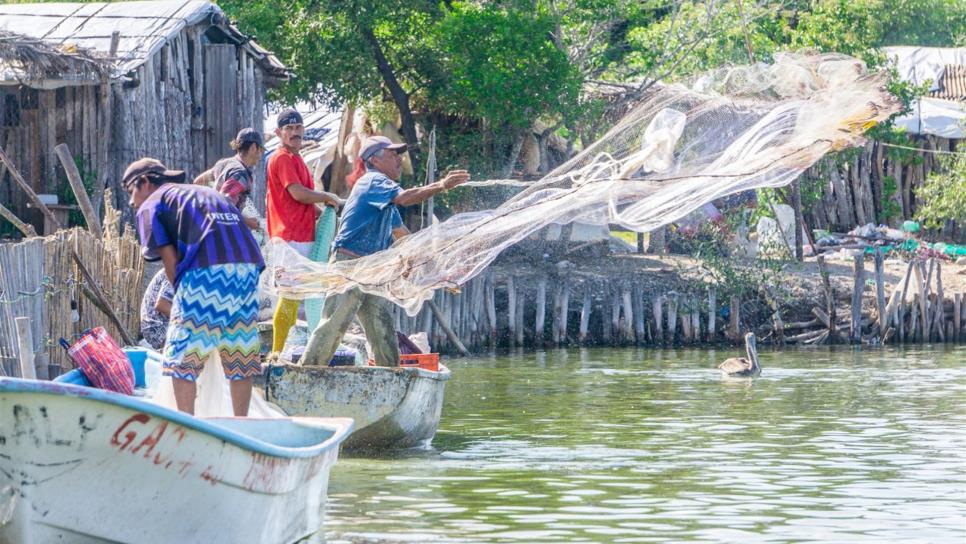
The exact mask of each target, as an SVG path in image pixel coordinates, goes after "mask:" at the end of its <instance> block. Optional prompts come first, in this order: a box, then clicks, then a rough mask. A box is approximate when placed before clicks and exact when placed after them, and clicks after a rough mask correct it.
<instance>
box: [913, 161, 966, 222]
mask: <svg viewBox="0 0 966 544" xmlns="http://www.w3.org/2000/svg"><path fill="white" fill-rule="evenodd" d="M944 163H945V164H944V166H945V168H946V170H945V171H943V172H934V173H932V174H930V175H929V177H928V178H927V179H926V182H925V184H924V185H923V186H922V188H921V189H919V191H917V194H916V197H917V199H918V200H919V201H920V202H921V204H920V205H919V218H920V220H921V221H922V222H923V223H924V224H925V225H926V226H927V227H929V228H935V229H938V228H942V226H943V224H944V223H945V222H946V221H947V220H952V221H956V222H958V223H960V224H963V223H966V154H962V153H960V154H958V155H953V156H952V157H948V158H946V159H945V160H944Z"/></svg>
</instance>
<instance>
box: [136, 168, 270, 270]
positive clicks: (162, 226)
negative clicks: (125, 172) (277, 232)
mask: <svg viewBox="0 0 966 544" xmlns="http://www.w3.org/2000/svg"><path fill="white" fill-rule="evenodd" d="M137 225H138V235H139V236H140V238H141V246H142V254H143V255H144V258H145V259H146V260H149V261H156V260H158V259H160V258H161V255H160V253H158V248H160V247H163V246H166V245H173V246H175V249H177V250H178V266H177V268H175V282H174V286H175V287H176V288H177V286H178V283H180V282H181V278H182V276H184V273H185V272H187V271H188V270H193V269H197V268H206V267H209V266H214V265H217V264H231V263H250V264H255V265H258V267H259V268H264V266H265V262H264V261H263V260H262V253H261V250H260V249H259V248H258V243H257V242H255V238H254V237H252V233H251V230H250V229H249V228H248V227H247V226H246V225H245V223H243V222H242V217H241V213H239V212H238V208H236V207H235V206H234V205H232V203H231V202H228V200H227V199H226V198H225V197H224V196H223V195H221V194H219V193H218V192H217V191H215V190H214V189H211V188H209V187H203V186H201V185H185V184H181V183H165V184H164V185H162V186H160V187H158V189H157V190H156V191H154V193H152V194H151V196H149V197H148V198H147V200H145V201H144V202H143V203H142V204H141V207H140V208H138V211H137Z"/></svg>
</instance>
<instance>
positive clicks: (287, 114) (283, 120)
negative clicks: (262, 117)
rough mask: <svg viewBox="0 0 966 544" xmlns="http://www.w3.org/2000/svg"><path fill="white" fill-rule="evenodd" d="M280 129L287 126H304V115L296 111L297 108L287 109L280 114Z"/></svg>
mask: <svg viewBox="0 0 966 544" xmlns="http://www.w3.org/2000/svg"><path fill="white" fill-rule="evenodd" d="M277 122H278V128H282V127H284V126H285V125H301V124H302V114H301V113H299V112H297V111H295V108H285V109H284V110H282V111H280V112H278V121H277Z"/></svg>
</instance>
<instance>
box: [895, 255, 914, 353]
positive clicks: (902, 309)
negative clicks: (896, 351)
mask: <svg viewBox="0 0 966 544" xmlns="http://www.w3.org/2000/svg"><path fill="white" fill-rule="evenodd" d="M914 268H916V261H915V259H913V260H911V261H909V266H907V267H906V277H905V278H903V280H902V294H900V295H899V342H903V343H904V342H905V341H906V292H907V290H908V288H909V279H910V278H912V275H913V269H914Z"/></svg>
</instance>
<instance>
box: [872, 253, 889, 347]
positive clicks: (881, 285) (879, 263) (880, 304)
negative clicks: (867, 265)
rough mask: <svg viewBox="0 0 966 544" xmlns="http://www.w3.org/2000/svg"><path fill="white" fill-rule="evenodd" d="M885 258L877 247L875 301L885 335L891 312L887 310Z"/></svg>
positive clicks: (881, 329) (881, 331)
mask: <svg viewBox="0 0 966 544" xmlns="http://www.w3.org/2000/svg"><path fill="white" fill-rule="evenodd" d="M884 261H885V259H884V258H883V256H882V248H879V247H876V248H875V302H876V311H877V312H878V314H879V317H878V320H879V335H880V337H881V336H882V335H885V331H886V329H888V328H889V313H888V312H886V303H885V270H884V268H885V262H884Z"/></svg>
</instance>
